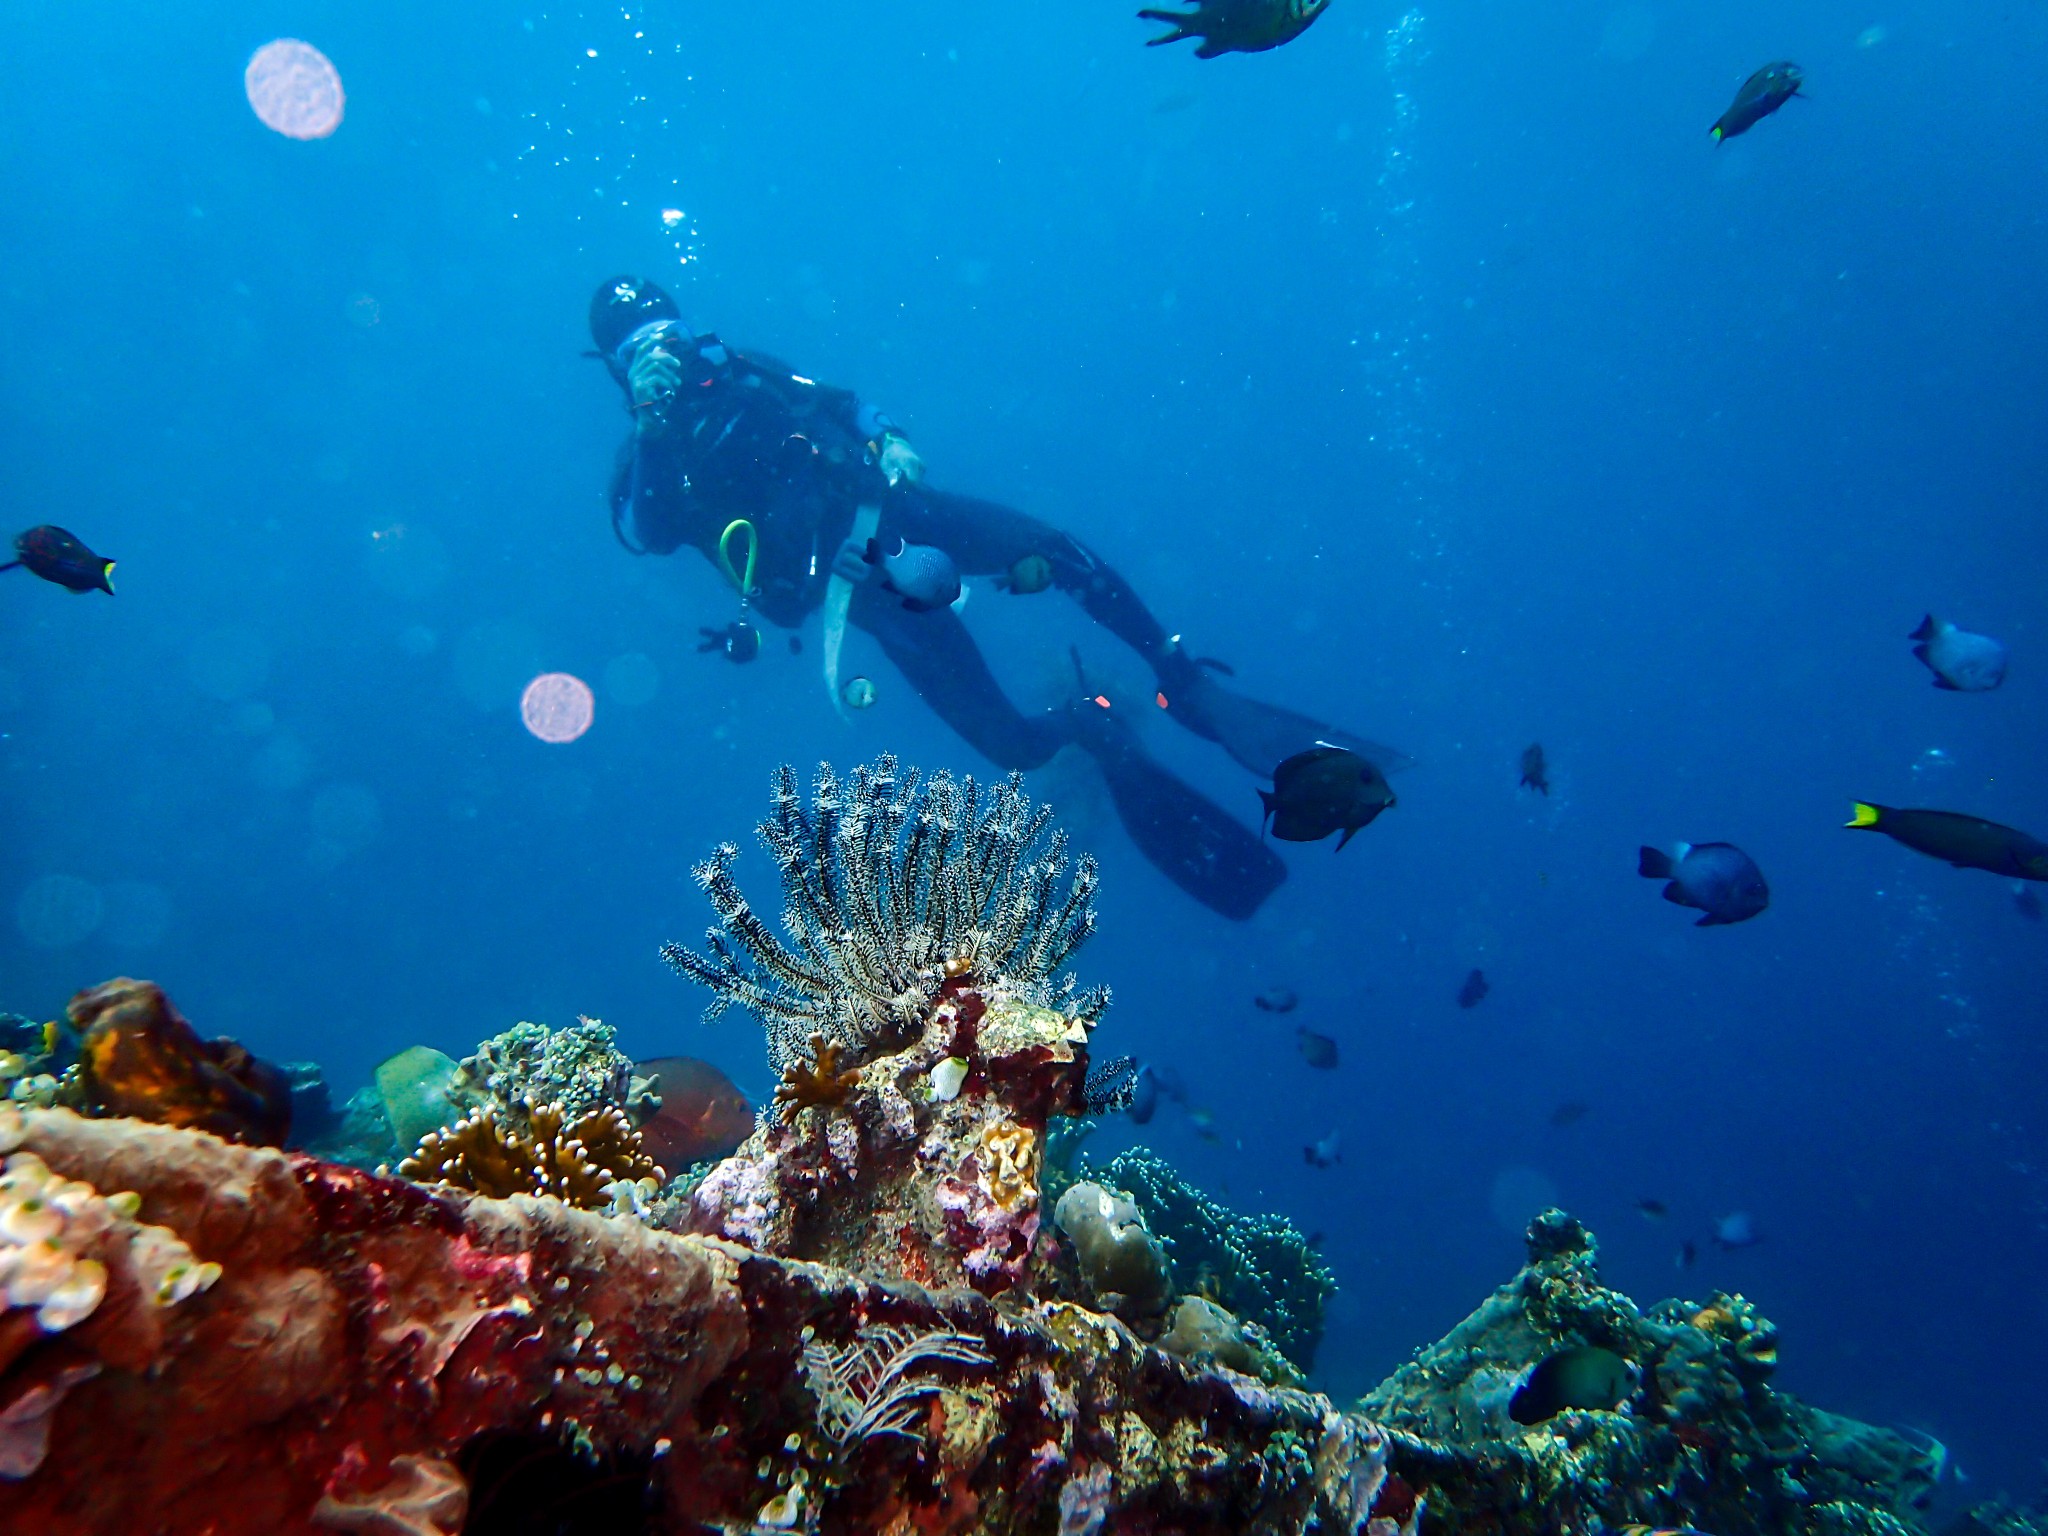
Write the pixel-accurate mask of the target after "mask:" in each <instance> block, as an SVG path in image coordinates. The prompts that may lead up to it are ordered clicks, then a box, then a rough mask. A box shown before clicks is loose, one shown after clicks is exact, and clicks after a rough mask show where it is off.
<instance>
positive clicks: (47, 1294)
mask: <svg viewBox="0 0 2048 1536" xmlns="http://www.w3.org/2000/svg"><path fill="white" fill-rule="evenodd" d="M27 1134H28V1118H27V1116H25V1115H24V1114H23V1113H22V1112H21V1111H20V1110H19V1109H16V1108H15V1107H14V1106H13V1105H11V1104H0V1152H11V1153H12V1155H11V1156H10V1157H8V1159H7V1162H6V1165H5V1168H4V1170H0V1311H4V1310H6V1309H8V1308H12V1307H33V1308H34V1309H35V1314H36V1323H37V1326H39V1327H40V1328H42V1330H43V1331H44V1332H45V1333H61V1332H63V1331H64V1330H65V1329H67V1328H71V1327H75V1326H76V1325H77V1324H79V1323H82V1322H84V1321H85V1319H86V1318H88V1317H90V1316H92V1314H93V1312H94V1311H95V1310H97V1308H98V1307H99V1304H100V1303H101V1302H102V1301H103V1300H105V1299H106V1294H107V1266H106V1263H105V1262H104V1261H103V1259H102V1258H101V1257H99V1256H98V1255H102V1254H108V1253H111V1251H112V1250H113V1249H114V1248H115V1247H116V1245H118V1244H121V1243H124V1242H125V1244H126V1246H127V1250H128V1259H129V1262H130V1264H131V1265H132V1266H133V1268H134V1270H135V1273H136V1278H137V1279H138V1280H140V1281H141V1283H142V1285H143V1288H144V1291H145V1293H146V1294H151V1295H153V1296H154V1298H155V1300H156V1301H157V1302H158V1303H159V1304H161V1305H165V1306H168V1305H171V1304H173V1303H175V1302H180V1301H183V1300H184V1299H185V1298H186V1297H188V1296H190V1295H192V1294H194V1293H195V1292H198V1291H203V1290H205V1289H206V1288H207V1287H208V1286H210V1285H212V1284H213V1282H214V1281H216V1280H218V1279H219V1278H220V1273H221V1270H220V1266H219V1265H218V1264H202V1263H200V1262H199V1261H198V1259H197V1258H196V1257H195V1256H194V1255H193V1252H192V1250H191V1249H190V1248H188V1247H186V1246H185V1244H184V1242H183V1241H182V1240H181V1239H180V1238H179V1237H178V1235H177V1234H176V1233H175V1232H171V1231H169V1230H167V1229H165V1228H163V1227H151V1226H144V1225H141V1224H139V1223H137V1222H136V1220H135V1215H136V1213H137V1212H138V1211H139V1210H140V1209H141V1205H142V1201H141V1198H140V1197H139V1196H137V1195H135V1194H134V1193H132V1192H127V1191H124V1192H122V1193H119V1194H112V1195H103V1194H101V1193H100V1192H99V1191H98V1190H96V1189H94V1188H93V1187H92V1186H91V1185H90V1184H86V1183H83V1182H81V1181H79V1180H77V1179H67V1178H65V1177H63V1176H62V1175H61V1174H58V1173H55V1172H52V1171H51V1169H50V1167H49V1165H48V1164H46V1163H45V1162H44V1161H43V1160H42V1159H41V1158H40V1157H37V1156H36V1155H35V1153H33V1152H22V1151H15V1150H14V1149H15V1148H17V1147H19V1146H20V1145H21V1143H22V1142H23V1141H24V1140H25V1139H26V1137H27Z"/></svg>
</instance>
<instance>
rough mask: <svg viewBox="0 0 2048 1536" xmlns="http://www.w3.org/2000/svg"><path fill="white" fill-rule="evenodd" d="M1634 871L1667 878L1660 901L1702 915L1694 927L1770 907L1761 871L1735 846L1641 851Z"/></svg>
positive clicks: (1713, 924)
mask: <svg viewBox="0 0 2048 1536" xmlns="http://www.w3.org/2000/svg"><path fill="white" fill-rule="evenodd" d="M1636 873H1637V874H1639V875H1641V876H1642V877H1643V878H1644V879H1645V880H1668V881H1669V882H1670V884H1668V885H1666V886H1665V887H1664V899H1665V900H1666V901H1669V902H1675V903H1676V904H1677V905H1679V906H1681V907H1694V908H1697V909H1698V910H1699V911H1701V912H1704V913H1706V916H1705V917H1703V918H1701V919H1700V920H1699V922H1698V923H1697V924H1696V925H1695V926H1697V927H1700V928H1714V927H1718V926H1720V925H1721V924H1724V923H1740V922H1746V921H1748V920H1749V919H1750V918H1752V917H1755V916H1756V915H1757V913H1759V912H1761V911H1763V909H1764V908H1765V907H1768V906H1769V905H1770V904H1771V888H1770V887H1769V886H1768V885H1766V884H1765V883H1764V872H1763V871H1762V870H1760V869H1758V868H1757V867H1756V861H1755V860H1754V859H1752V858H1751V857H1750V856H1749V855H1748V854H1746V853H1744V852H1743V851H1742V850H1741V849H1740V848H1738V847H1736V846H1735V845H1734V844H1733V843H1680V844H1679V845H1678V846H1677V847H1675V848H1673V849H1672V850H1671V852H1669V853H1663V852H1660V851H1659V850H1657V849H1655V848H1645V849H1643V850H1642V851H1641V853H1640V854H1639V855H1638V856H1637V860H1636Z"/></svg>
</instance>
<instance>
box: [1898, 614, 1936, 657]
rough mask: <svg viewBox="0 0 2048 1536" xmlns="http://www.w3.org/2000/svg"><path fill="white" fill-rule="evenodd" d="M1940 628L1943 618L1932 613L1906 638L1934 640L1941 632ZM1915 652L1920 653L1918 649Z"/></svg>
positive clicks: (1916, 654)
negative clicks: (1940, 618)
mask: <svg viewBox="0 0 2048 1536" xmlns="http://www.w3.org/2000/svg"><path fill="white" fill-rule="evenodd" d="M1940 629H1941V620H1939V619H1937V618H1936V617H1935V616H1934V615H1933V614H1931V613H1930V614H1929V615H1927V617H1926V618H1924V619H1922V620H1921V621H1920V627H1919V628H1918V629H1916V630H1914V631H1913V633H1911V634H1910V635H1908V636H1906V638H1907V639H1908V640H1932V639H1933V638H1934V637H1935V635H1936V634H1937V633H1939V632H1940ZM1913 654H1914V655H1915V656H1918V655H1919V654H1920V653H1919V652H1918V651H1915V652H1914V653H1913Z"/></svg>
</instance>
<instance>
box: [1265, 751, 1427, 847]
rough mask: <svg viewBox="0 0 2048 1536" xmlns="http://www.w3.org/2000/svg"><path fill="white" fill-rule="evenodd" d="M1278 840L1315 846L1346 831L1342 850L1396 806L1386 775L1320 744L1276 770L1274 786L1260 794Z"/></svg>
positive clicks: (1357, 757)
mask: <svg viewBox="0 0 2048 1536" xmlns="http://www.w3.org/2000/svg"><path fill="white" fill-rule="evenodd" d="M1259 799H1260V801H1261V802H1262V803H1263V804H1264V805H1265V807H1266V817H1267V819H1269V820H1270V821H1271V822H1272V824H1273V835H1274V836H1275V837H1277V838H1282V839H1284V840H1285V841H1287V842H1290V843H1313V842H1316V841H1317V840H1319V839H1321V838H1325V837H1328V836H1329V835H1330V834H1331V833H1332V832H1341V833H1342V834H1343V835H1342V836H1341V837H1339V838H1338V839H1337V847H1338V848H1339V849H1340V850H1341V849H1342V848H1343V846H1344V845H1345V844H1346V843H1348V842H1350V841H1351V837H1352V834H1353V833H1355V832H1357V831H1358V830H1359V829H1360V828H1361V827H1368V826H1371V825H1372V822H1373V818H1375V817H1376V816H1378V815H1379V813H1380V812H1381V811H1384V810H1385V809H1386V808H1387V807H1388V806H1390V805H1392V804H1393V803H1394V791H1393V789H1392V788H1391V787H1390V786H1389V785H1388V783H1387V780H1386V775H1384V774H1382V773H1381V772H1380V770H1379V769H1378V768H1377V767H1376V766H1375V765H1374V764H1372V763H1371V762H1369V761H1367V760H1366V759H1365V758H1363V757H1361V756H1360V755H1359V754H1358V753H1356V752H1353V751H1351V750H1349V749H1348V748H1345V747H1333V746H1331V745H1330V744H1329V743H1328V742H1317V743H1316V744H1315V745H1314V746H1313V747H1310V748H1309V749H1308V750H1307V751H1306V752H1297V753H1295V754H1294V756H1292V757H1290V758H1288V759H1287V761H1286V762H1284V763H1282V764H1281V765H1280V766H1279V767H1278V768H1275V769H1274V770H1273V787H1272V788H1271V789H1270V790H1265V789H1262V790H1260V791H1259Z"/></svg>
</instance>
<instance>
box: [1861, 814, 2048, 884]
mask: <svg viewBox="0 0 2048 1536" xmlns="http://www.w3.org/2000/svg"><path fill="white" fill-rule="evenodd" d="M1845 825H1846V826H1848V827H1850V828H1851V829H1853V830H1856V831H1867V832H1882V833H1883V834H1884V835H1885V836H1886V837H1888V838H1890V839H1891V840H1892V841H1893V842H1895V843H1904V844H1905V845H1906V846H1907V847H1908V848H1910V849H1912V850H1913V851H1914V852H1915V853H1924V854H1926V855H1927V857H1929V858H1930V859H1942V860H1945V861H1947V862H1948V863H1950V864H1953V865H1954V866H1955V867H1956V868H1957V869H1985V870H1989V871H1990V872H1991V873H1992V874H1994V875H2004V876H2006V877H2007V878H2008V879H2012V880H2048V843H2044V842H2042V841H2041V840H2040V839H2039V838H2037V837H2030V836H2029V835H2028V834H2027V833H2025V832H2022V831H2020V830H2019V829H2018V828H2016V827H2005V826H2000V825H1999V824H1998V823H1997V822H1995V821H1985V820H1983V819H1982V818H1981V817H1977V816H1963V815H1959V814H1958V813H1956V812H1955V811H1897V810H1893V809H1892V808H1891V807H1890V806H1888V805H1871V804H1869V803H1867V802H1865V801H1862V800H1858V801H1857V802H1856V808H1855V811H1854V813H1853V814H1852V815H1851V816H1850V817H1849V820H1848V821H1847V822H1846V823H1845Z"/></svg>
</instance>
